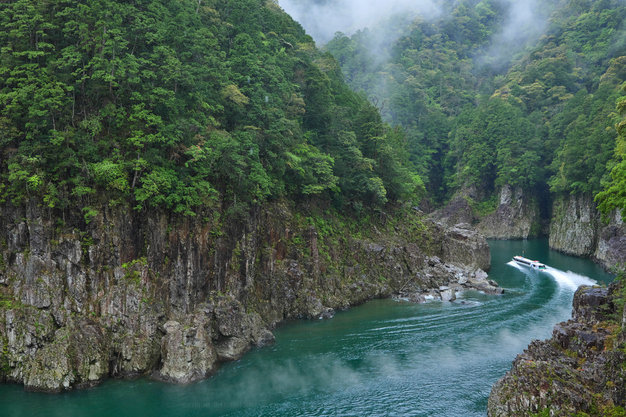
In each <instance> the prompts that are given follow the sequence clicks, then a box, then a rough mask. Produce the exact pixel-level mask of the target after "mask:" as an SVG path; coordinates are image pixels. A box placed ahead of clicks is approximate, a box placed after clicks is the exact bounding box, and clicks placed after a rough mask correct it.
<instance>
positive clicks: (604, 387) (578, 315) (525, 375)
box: [488, 284, 626, 417]
mask: <svg viewBox="0 0 626 417" xmlns="http://www.w3.org/2000/svg"><path fill="white" fill-rule="evenodd" d="M625 289H626V288H625V287H624V286H623V284H620V285H616V284H612V285H611V286H610V287H609V288H608V289H606V288H592V287H584V286H583V287H581V288H579V289H578V291H577V292H576V294H575V296H574V303H573V304H574V309H573V314H572V316H573V318H572V319H571V320H569V321H568V322H564V323H560V324H557V325H556V326H555V327H554V330H553V332H552V335H553V337H552V339H550V340H546V341H542V342H541V341H537V340H535V341H533V342H532V343H531V344H530V345H529V347H528V349H527V350H525V351H524V353H523V354H521V355H518V356H517V358H515V361H514V362H513V366H512V368H511V371H510V372H508V373H507V374H506V375H505V376H504V377H503V378H502V379H500V380H499V381H498V382H497V383H496V384H495V385H494V386H493V388H492V391H491V395H490V396H489V406H488V409H489V417H498V416H532V415H537V413H546V414H545V415H550V416H574V415H581V416H582V415H586V416H622V415H624V409H623V407H624V406H625V405H626V389H625V387H626V385H625V384H624V383H625V380H626V365H625V364H626V343H625V342H626V332H625V329H626V309H625V308H624V299H625V298H626V291H625ZM578 413H581V414H578ZM582 413H586V414H582ZM541 415H544V414H541Z"/></svg>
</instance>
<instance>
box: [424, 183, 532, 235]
mask: <svg viewBox="0 0 626 417" xmlns="http://www.w3.org/2000/svg"><path fill="white" fill-rule="evenodd" d="M484 199H485V196H484V195H483V193H481V192H479V191H477V190H476V189H475V188H474V187H469V188H463V189H461V190H459V191H458V192H457V193H456V194H455V195H454V197H453V198H452V199H451V200H450V202H449V203H448V204H446V206H445V207H444V208H443V209H441V210H438V211H436V212H434V213H433V214H432V215H431V216H432V218H433V219H435V220H437V221H439V222H441V223H442V224H444V225H448V226H452V225H455V224H458V223H470V224H475V225H476V228H477V229H478V230H479V231H480V233H481V234H483V235H484V236H485V237H486V238H487V239H526V238H529V237H536V236H539V234H540V233H541V216H540V210H539V205H538V203H537V202H536V200H535V199H534V198H533V197H532V196H531V195H530V194H529V193H527V192H524V190H522V189H521V188H514V187H511V186H510V185H505V186H503V187H502V188H501V189H500V192H499V195H498V200H497V207H496V209H495V211H492V212H491V213H489V214H487V215H482V216H481V214H480V210H477V206H478V205H480V203H477V202H480V201H482V200H484ZM491 210H493V208H492V209H491Z"/></svg>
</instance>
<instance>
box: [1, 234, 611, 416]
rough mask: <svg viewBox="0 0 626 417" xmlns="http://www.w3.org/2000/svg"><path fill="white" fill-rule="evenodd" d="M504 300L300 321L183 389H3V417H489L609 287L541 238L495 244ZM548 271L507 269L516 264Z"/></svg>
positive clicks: (142, 385) (148, 385)
mask: <svg viewBox="0 0 626 417" xmlns="http://www.w3.org/2000/svg"><path fill="white" fill-rule="evenodd" d="M490 246H491V254H492V269H491V271H490V273H489V276H490V278H491V279H494V280H496V281H497V282H498V283H500V285H501V286H502V287H504V288H505V289H506V293H505V294H504V295H502V296H488V295H484V294H481V293H479V292H476V291H468V292H466V293H464V294H463V295H462V297H461V298H460V299H458V300H457V301H456V302H454V303H445V304H443V303H441V302H429V303H426V304H421V305H417V304H411V303H407V302H401V301H394V300H375V301H372V302H369V303H367V304H365V305H363V306H360V307H357V308H353V309H351V310H349V311H346V312H340V313H338V314H337V315H336V316H335V317H334V318H333V319H332V320H315V321H297V322H292V323H289V324H286V325H283V326H281V327H280V328H278V329H277V330H276V331H275V335H276V344H275V345H273V346H269V347H265V348H261V349H256V350H254V351H252V352H250V353H248V354H247V355H245V356H244V357H243V358H242V359H241V360H239V361H237V362H232V363H227V364H224V365H222V367H221V368H220V369H219V370H218V372H216V373H215V374H214V375H213V376H212V377H211V378H209V379H207V380H204V381H201V382H198V383H195V384H190V385H186V386H177V385H169V384H164V383H160V382H156V381H152V380H150V379H147V378H141V379H137V380H131V381H128V380H111V381H107V382H105V383H103V384H102V385H100V386H99V387H97V388H93V389H89V390H83V391H74V392H69V393H64V394H42V393H31V392H25V391H24V390H23V388H22V387H21V386H19V385H14V384H3V385H0V415H2V416H20V415H24V416H83V415H90V416H105V415H113V416H133V417H136V416H159V415H168V416H218V415H230V416H297V415H307V416H364V415H376V416H386V415H389V416H402V415H407V416H486V414H487V411H486V410H487V397H488V396H489V392H490V390H491V385H492V384H493V383H494V382H495V381H496V380H497V379H498V378H500V377H501V376H502V375H504V373H505V372H506V371H508V370H509V369H510V367H511V361H512V360H513V359H514V358H515V355H516V354H517V353H520V352H522V350H523V349H524V348H525V347H526V346H527V345H528V343H529V342H530V341H531V340H533V339H545V338H548V337H550V333H551V331H552V328H553V326H554V324H556V323H557V322H560V321H563V320H567V319H568V318H569V317H570V315H571V308H572V306H571V303H572V297H573V294H574V291H575V288H576V286H577V285H578V284H583V283H587V284H590V283H593V282H598V283H603V284H607V283H609V282H610V281H612V280H613V276H612V275H609V274H607V273H605V272H604V271H603V270H602V269H601V268H599V267H598V266H597V265H595V264H593V263H592V262H590V261H588V260H584V259H577V258H572V257H569V256H565V255H561V254H559V253H556V252H552V251H549V250H548V242H547V240H545V239H539V240H531V241H490ZM522 250H524V251H525V255H526V257H528V258H533V259H538V260H540V261H542V262H544V263H546V264H547V265H548V266H549V269H548V271H547V272H539V271H532V270H529V269H526V268H523V267H519V266H517V265H514V264H513V263H512V262H510V260H511V257H512V256H513V255H516V254H521V252H522Z"/></svg>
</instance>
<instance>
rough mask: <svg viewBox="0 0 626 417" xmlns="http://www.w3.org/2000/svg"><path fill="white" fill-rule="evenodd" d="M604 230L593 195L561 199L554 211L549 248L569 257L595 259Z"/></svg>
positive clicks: (556, 203)
mask: <svg viewBox="0 0 626 417" xmlns="http://www.w3.org/2000/svg"><path fill="white" fill-rule="evenodd" d="M601 227H602V223H601V221H600V213H599V212H598V210H596V206H595V203H594V201H593V197H592V196H591V195H590V194H581V195H572V196H569V197H568V198H560V199H558V200H557V201H555V202H554V205H553V208H552V221H551V223H550V248H552V249H554V250H558V251H559V252H563V253H567V254H568V255H574V256H582V257H590V256H593V254H594V253H595V251H596V248H597V245H598V232H599V231H600V229H601Z"/></svg>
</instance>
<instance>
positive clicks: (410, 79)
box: [325, 0, 626, 212]
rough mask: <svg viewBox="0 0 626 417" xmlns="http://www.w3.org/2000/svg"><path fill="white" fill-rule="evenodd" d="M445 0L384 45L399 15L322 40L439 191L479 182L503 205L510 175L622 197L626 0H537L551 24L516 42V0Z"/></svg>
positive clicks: (536, 184)
mask: <svg viewBox="0 0 626 417" xmlns="http://www.w3.org/2000/svg"><path fill="white" fill-rule="evenodd" d="M440 4H441V5H442V7H443V8H444V10H445V11H444V13H443V17H441V18H439V19H430V20H425V19H421V18H417V19H414V20H413V21H411V22H410V23H409V24H408V25H406V26H405V29H403V32H402V33H401V34H399V35H398V36H397V37H395V39H394V40H393V41H391V42H387V43H386V44H384V45H382V46H381V45H380V40H381V39H389V35H388V33H389V31H390V30H392V29H390V28H394V29H393V30H396V31H397V29H395V28H397V27H398V26H400V25H398V24H397V23H398V22H399V21H401V19H403V17H402V16H397V17H391V18H389V19H388V20H387V21H382V22H381V23H379V24H378V25H377V26H376V27H373V28H372V29H364V30H359V31H357V32H356V33H354V34H353V35H352V36H346V35H344V34H343V33H337V34H336V36H335V37H334V38H333V39H332V41H330V42H329V43H328V44H327V45H326V46H325V49H326V50H328V51H330V52H331V53H332V54H333V55H334V56H335V57H336V58H337V60H338V61H339V63H340V65H341V66H342V70H343V74H344V76H345V79H346V81H347V82H348V84H349V85H350V86H351V87H352V88H353V89H354V90H356V91H363V92H365V93H366V94H367V95H368V97H370V99H371V100H373V101H374V102H377V103H381V104H382V106H381V107H382V108H383V115H384V119H385V120H386V121H388V122H389V123H391V124H392V125H398V126H402V128H403V130H404V131H405V133H406V137H407V142H408V146H409V152H410V159H411V162H412V163H413V166H414V167H415V169H416V172H418V173H419V175H421V176H422V177H423V178H424V181H425V183H426V186H427V189H428V192H429V196H430V198H432V199H433V201H434V202H436V203H437V204H442V203H444V202H445V201H447V200H449V199H450V198H451V196H452V195H454V193H455V192H457V191H459V190H460V189H464V188H468V187H475V188H476V189H478V190H481V192H482V195H481V198H482V199H483V200H484V201H483V202H491V203H494V204H495V196H496V194H497V190H498V188H499V187H501V186H503V185H504V184H509V185H511V186H513V187H521V188H523V189H525V190H532V191H533V192H534V193H535V194H536V195H537V196H538V197H543V199H544V200H549V199H554V198H556V197H558V196H559V195H567V194H580V193H592V194H593V195H596V194H598V193H599V192H601V191H602V192H601V193H600V195H599V196H598V201H600V207H601V208H602V209H604V211H605V212H607V211H609V210H611V209H612V208H615V207H624V206H623V204H624V201H623V196H620V192H619V190H620V189H623V188H622V187H623V185H624V169H625V168H624V165H623V164H622V155H623V153H624V151H623V145H622V142H623V137H620V138H619V139H618V135H619V133H620V132H619V131H620V130H621V128H620V126H623V122H622V123H621V124H619V125H618V123H620V121H621V120H622V118H621V115H622V114H623V113H624V110H625V108H624V102H623V101H622V100H623V96H624V92H623V90H622V85H623V83H624V80H626V56H625V55H626V43H625V35H624V34H625V33H626V32H625V29H626V28H625V27H624V18H625V17H626V5H625V4H624V2H622V1H610V0H601V1H586V0H582V1H553V0H542V1H539V2H538V6H537V9H538V10H540V11H541V13H542V14H543V17H544V18H545V20H546V22H547V24H546V27H545V28H544V29H543V30H542V31H541V32H540V33H532V29H533V28H532V27H525V26H520V27H517V28H515V31H516V32H515V34H514V35H515V39H517V41H513V42H512V41H511V40H509V41H508V42H509V43H508V44H507V43H506V40H504V41H503V40H502V38H503V37H504V36H506V34H505V33H503V25H504V23H505V19H506V16H507V13H508V9H507V7H508V8H510V7H511V3H509V4H508V6H507V3H506V2H501V1H496V0H484V1H461V2H452V1H449V2H447V1H442V2H440ZM394 22H395V23H396V24H395V25H394ZM503 44H504V45H505V46H507V47H508V48H503V47H502V45H503ZM372 51H376V52H372ZM616 106H617V109H616ZM611 172H612V174H611ZM611 175H612V176H611ZM611 181H613V182H611ZM620 181H621V183H622V185H621V186H620V185H618V183H620ZM605 189H606V191H603V190H605ZM492 208H495V207H493V206H492Z"/></svg>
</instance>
